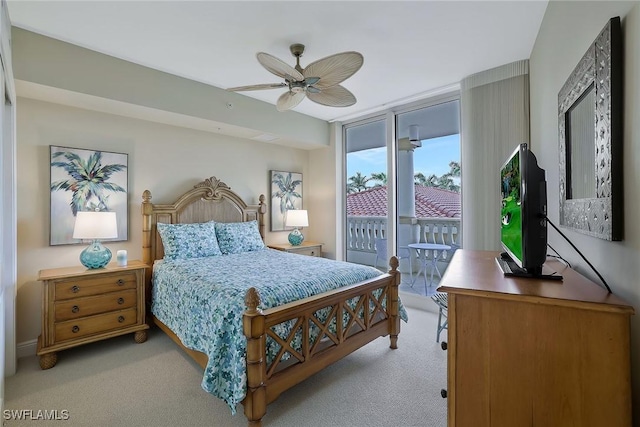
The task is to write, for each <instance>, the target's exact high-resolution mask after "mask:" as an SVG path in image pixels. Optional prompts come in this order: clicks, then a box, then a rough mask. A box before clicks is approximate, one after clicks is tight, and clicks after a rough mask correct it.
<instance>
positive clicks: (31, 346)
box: [16, 339, 38, 359]
mask: <svg viewBox="0 0 640 427" xmlns="http://www.w3.org/2000/svg"><path fill="white" fill-rule="evenodd" d="M37 349H38V340H37V339H34V340H29V341H23V342H21V343H18V345H17V346H16V353H17V356H18V359H20V358H22V357H29V356H35V355H36V351H37Z"/></svg>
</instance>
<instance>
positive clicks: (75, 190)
mask: <svg viewBox="0 0 640 427" xmlns="http://www.w3.org/2000/svg"><path fill="white" fill-rule="evenodd" d="M51 158H52V159H60V158H64V159H66V162H63V161H61V160H57V161H52V162H51V166H52V167H58V168H62V169H64V171H65V172H67V173H68V174H69V176H70V177H71V178H69V179H66V180H63V181H57V182H52V183H51V191H58V190H63V191H71V193H72V195H71V203H70V205H71V212H72V213H73V216H76V213H77V212H78V211H80V210H100V211H103V210H108V208H109V207H108V205H107V202H108V199H109V195H108V194H105V193H106V192H107V191H113V192H122V193H125V192H126V190H125V189H124V188H122V187H121V186H119V185H117V184H114V183H113V182H108V181H109V178H111V175H112V174H114V173H116V172H120V171H122V170H125V169H126V168H127V167H126V166H125V165H120V164H112V165H103V164H102V152H100V151H94V152H93V154H91V155H90V156H89V158H88V159H87V161H86V162H85V161H84V160H83V159H82V158H81V157H80V156H78V155H77V154H74V153H72V152H70V151H57V152H55V153H53V155H52V156H51ZM92 198H95V199H97V203H96V202H95V201H94V200H92Z"/></svg>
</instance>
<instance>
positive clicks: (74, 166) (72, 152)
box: [49, 145, 129, 246]
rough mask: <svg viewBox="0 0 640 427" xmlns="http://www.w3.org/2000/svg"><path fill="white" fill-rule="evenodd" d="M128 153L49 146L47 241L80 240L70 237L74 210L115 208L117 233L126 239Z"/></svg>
mask: <svg viewBox="0 0 640 427" xmlns="http://www.w3.org/2000/svg"><path fill="white" fill-rule="evenodd" d="M128 156H129V155H128V154H124V153H113V152H110V151H102V150H88V149H83V148H73V147H61V146H57V145H50V146H49V164H50V171H49V191H50V222H49V245H50V246H56V245H69V244H79V243H82V241H81V240H79V239H74V238H73V228H74V225H75V217H76V213H77V212H78V211H86V210H99V211H113V212H116V221H117V225H118V237H117V238H115V239H105V241H124V240H128V239H129V230H128V218H129V212H128V210H129V203H128V191H129V189H128V188H129V187H128V179H129V177H128V172H129V170H128V167H129V166H128Z"/></svg>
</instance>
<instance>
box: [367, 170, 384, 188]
mask: <svg viewBox="0 0 640 427" xmlns="http://www.w3.org/2000/svg"><path fill="white" fill-rule="evenodd" d="M370 179H371V181H380V182H379V183H377V184H375V185H374V187H384V186H385V185H387V174H386V173H384V172H378V173H372V174H371V178H370Z"/></svg>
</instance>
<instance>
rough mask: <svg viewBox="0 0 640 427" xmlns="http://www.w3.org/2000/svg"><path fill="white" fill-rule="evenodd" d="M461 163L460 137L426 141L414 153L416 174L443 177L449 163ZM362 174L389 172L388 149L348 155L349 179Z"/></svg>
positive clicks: (454, 136) (373, 149) (445, 137)
mask: <svg viewBox="0 0 640 427" xmlns="http://www.w3.org/2000/svg"><path fill="white" fill-rule="evenodd" d="M452 160H453V161H457V162H460V135H449V136H443V137H441V138H432V139H425V140H423V141H422V147H420V148H416V149H415V151H414V152H413V168H414V172H415V173H418V172H422V173H423V174H424V175H425V176H429V175H431V174H435V175H438V176H440V175H443V174H445V173H447V172H449V162H451V161H452ZM356 172H360V173H362V175H365V176H368V175H371V174H372V173H377V172H385V173H386V172H387V148H386V147H381V148H372V149H369V150H363V151H356V152H354V153H348V154H347V179H348V178H349V177H350V176H353V175H355V174H356Z"/></svg>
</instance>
